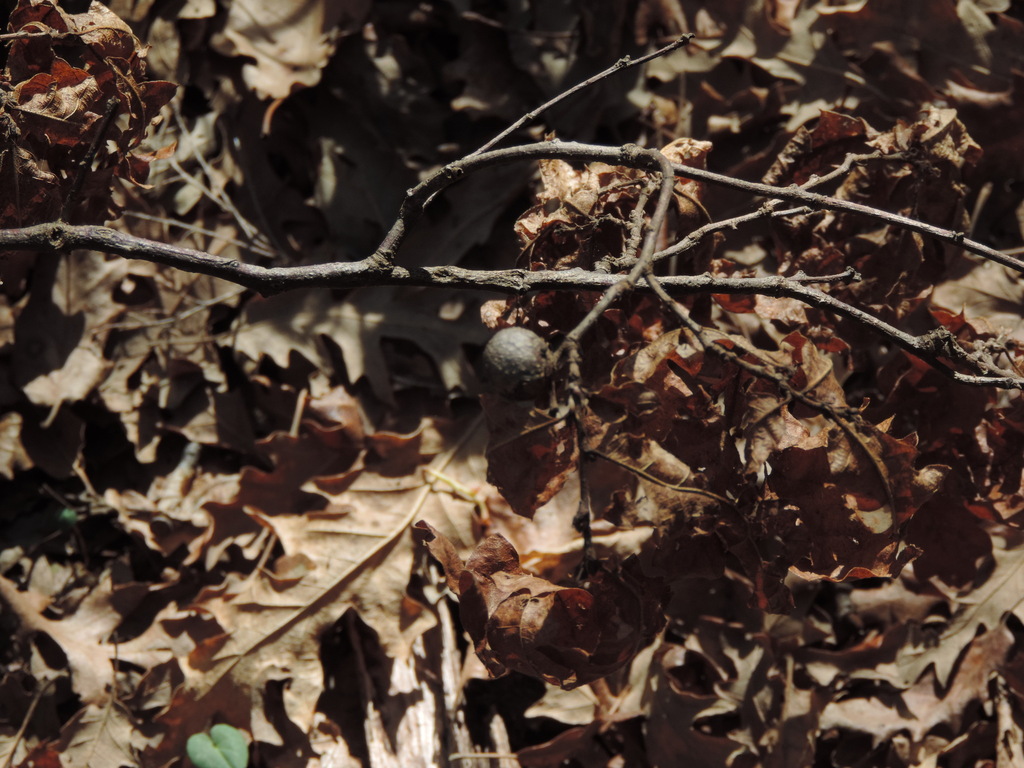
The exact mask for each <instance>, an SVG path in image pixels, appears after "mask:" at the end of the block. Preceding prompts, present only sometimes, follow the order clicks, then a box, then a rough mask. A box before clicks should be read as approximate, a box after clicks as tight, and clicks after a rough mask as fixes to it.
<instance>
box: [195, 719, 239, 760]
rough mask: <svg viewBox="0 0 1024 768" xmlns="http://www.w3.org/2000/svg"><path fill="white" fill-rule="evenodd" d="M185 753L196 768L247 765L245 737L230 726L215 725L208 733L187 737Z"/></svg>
mask: <svg viewBox="0 0 1024 768" xmlns="http://www.w3.org/2000/svg"><path fill="white" fill-rule="evenodd" d="M185 751H186V752H188V756H189V759H190V760H191V761H192V762H193V763H195V764H196V767H197V768H245V767H246V766H247V765H248V764H249V745H248V744H246V742H245V736H243V735H242V732H241V731H240V730H238V729H237V728H232V727H231V726H230V725H215V726H213V728H211V729H210V732H209V733H196V734H193V735H191V736H189V737H188V743H187V744H186V745H185Z"/></svg>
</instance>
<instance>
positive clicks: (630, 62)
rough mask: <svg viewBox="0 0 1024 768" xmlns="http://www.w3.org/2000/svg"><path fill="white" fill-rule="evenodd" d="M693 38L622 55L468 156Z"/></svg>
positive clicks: (689, 35)
mask: <svg viewBox="0 0 1024 768" xmlns="http://www.w3.org/2000/svg"><path fill="white" fill-rule="evenodd" d="M693 38H694V35H693V34H692V33H688V34H685V35H683V36H682V37H680V38H679V39H678V40H674V41H672V42H671V43H669V44H668V45H666V46H664V47H663V48H659V49H658V50H656V51H652V52H651V53H647V54H644V55H643V56H641V57H640V58H638V59H634V58H632V57H630V56H623V57H622V58H621V59H619V60H618V61H616V62H615V63H614V64H612V65H611V66H610V67H608V69H606V70H604V71H603V72H598V73H597V74H596V75H594V76H593V77H588V78H587V79H586V80H584V81H583V82H581V83H577V84H576V85H574V86H573V87H572V88H570V89H569V90H567V91H562V92H561V93H560V94H558V95H557V96H555V97H554V98H553V99H551V100H550V101H546V102H544V103H543V104H541V105H540V106H539V107H537V108H536V109H533V110H531V111H529V112H527V113H526V114H525V115H523V116H522V117H520V118H519V119H518V120H516V121H515V122H514V123H512V125H510V126H509V127H508V128H506V129H505V130H503V131H502V132H501V133H499V134H498V135H497V136H495V137H494V138H493V139H491V140H490V141H488V142H487V143H486V144H484V145H483V146H482V147H480V148H479V149H477V150H475V151H473V152H470V154H469V157H472V156H474V155H480V154H483V153H484V152H486V151H487V150H489V149H491V148H493V147H495V146H497V145H498V144H499V143H500V142H501V141H503V140H504V139H505V138H507V137H508V136H510V135H511V134H513V133H515V132H516V131H518V130H519V129H520V128H522V127H523V126H524V125H526V124H527V123H529V122H532V121H534V120H536V119H537V118H538V117H540V116H541V115H542V114H543V113H544V112H546V111H547V110H549V109H551V107H553V106H555V105H556V104H558V103H559V102H562V101H564V100H565V99H567V98H569V97H570V96H572V95H573V94H575V93H579V92H580V91H582V90H583V89H584V88H589V87H590V86H592V85H594V84H595V83H597V82H600V81H601V80H604V79H605V78H606V77H609V76H610V75H614V74H615V73H616V72H621V71H622V70H624V69H629V68H630V67H635V66H637V65H639V64H646V63H647V62H648V61H650V60H651V59H657V58H659V57H661V56H665V55H667V54H669V53H672V51H674V50H676V49H677V48H682V47H683V46H684V45H686V44H688V43H689V42H690V41H691V40H693Z"/></svg>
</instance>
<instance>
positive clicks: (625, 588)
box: [414, 520, 664, 690]
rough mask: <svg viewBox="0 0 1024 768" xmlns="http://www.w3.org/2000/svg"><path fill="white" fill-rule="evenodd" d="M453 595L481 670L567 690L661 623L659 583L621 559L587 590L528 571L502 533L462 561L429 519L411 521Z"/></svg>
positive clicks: (610, 664) (619, 660) (622, 656)
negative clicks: (517, 675)
mask: <svg viewBox="0 0 1024 768" xmlns="http://www.w3.org/2000/svg"><path fill="white" fill-rule="evenodd" d="M414 530H415V531H416V532H417V534H418V535H419V537H420V539H421V540H422V541H423V542H424V543H425V544H426V545H427V548H428V549H429V550H430V552H431V554H432V555H433V556H434V557H435V558H436V559H437V560H438V561H439V562H440V563H441V565H442V566H443V567H444V569H445V575H446V576H447V579H448V586H449V587H450V588H451V589H452V591H453V592H455V593H456V594H457V595H458V596H459V603H460V605H461V615H462V624H463V626H464V627H465V629H466V631H467V632H468V633H469V636H470V638H471V639H472V640H473V643H474V646H475V650H476V654H477V656H479V657H480V660H481V661H483V663H484V666H486V667H487V670H488V671H489V672H490V673H491V674H492V675H494V676H495V677H500V676H501V675H504V674H506V673H507V672H509V671H511V670H515V671H517V672H522V673H523V674H526V675H530V676H531V677H539V678H540V679H542V680H544V681H545V682H548V683H551V684H552V685H558V686H561V687H562V688H565V689H566V690H569V689H572V688H576V687H578V686H581V685H585V684H586V683H590V682H593V681H594V680H598V679H600V678H602V677H605V676H607V675H609V674H611V673H612V672H614V671H615V670H617V669H619V668H620V667H622V666H624V665H625V664H627V663H628V662H629V661H630V660H632V659H633V657H634V656H636V654H637V652H638V651H639V650H640V649H641V648H643V647H644V646H645V645H647V644H648V643H649V642H650V641H651V640H652V639H653V637H654V635H655V634H656V633H657V632H658V631H659V630H660V629H661V627H662V625H663V624H664V617H663V615H662V613H661V600H660V595H659V593H660V590H659V589H658V588H657V587H658V584H657V583H655V582H653V581H652V580H650V579H647V578H645V577H644V576H643V575H642V574H640V573H639V572H638V570H637V569H636V568H635V567H634V565H633V564H635V562H636V561H635V560H629V561H626V563H624V564H623V567H620V568H619V569H617V570H615V571H611V570H602V571H600V572H599V573H597V574H595V575H594V576H593V577H592V578H591V580H590V581H589V582H588V583H587V588H586V589H584V588H580V587H560V586H558V585H556V584H553V583H552V582H550V581H547V580H546V579H542V578H539V577H537V576H531V575H530V574H529V573H527V572H526V571H524V570H523V568H522V566H521V565H520V563H519V553H518V552H516V550H515V548H514V547H513V546H512V545H511V544H509V542H508V540H507V539H505V537H504V536H501V535H498V534H495V535H493V536H488V537H487V538H485V539H484V540H483V541H481V542H480V544H479V545H477V548H476V550H475V551H474V552H473V554H472V555H470V557H469V560H467V561H466V562H465V563H463V562H462V559H461V558H460V557H459V556H458V554H457V552H456V550H455V547H454V546H453V545H452V543H451V542H450V541H448V539H447V538H446V537H445V536H443V535H442V534H441V533H439V532H438V531H437V530H436V529H435V528H433V527H432V526H431V525H430V524H429V523H427V522H424V521H422V520H421V521H420V522H418V523H416V525H415V526H414Z"/></svg>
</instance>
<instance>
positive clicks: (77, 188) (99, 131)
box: [60, 96, 121, 221]
mask: <svg viewBox="0 0 1024 768" xmlns="http://www.w3.org/2000/svg"><path fill="white" fill-rule="evenodd" d="M120 103H121V102H120V101H119V100H118V98H117V97H116V96H111V97H110V98H109V99H107V103H106V104H105V105H104V112H103V118H102V119H101V120H100V124H99V126H98V127H97V128H96V135H94V136H93V137H92V142H91V143H90V144H89V149H88V150H87V151H86V153H85V155H84V156H83V157H82V160H81V161H80V162H79V164H78V171H77V172H76V173H75V178H74V180H73V181H72V182H71V188H70V189H69V190H68V192H67V194H66V195H65V196H64V204H63V205H62V206H61V209H60V218H61V221H67V220H68V219H70V218H71V209H72V207H74V205H75V202H76V201H77V200H78V195H79V193H80V192H81V191H82V184H84V183H85V177H86V176H87V175H88V174H89V172H90V171H92V164H93V161H94V160H95V159H96V155H97V154H98V153H99V151H100V147H101V146H102V145H103V142H104V141H106V139H107V131H108V130H109V129H110V124H111V122H112V121H113V119H114V114H115V112H116V111H117V106H118V104H120Z"/></svg>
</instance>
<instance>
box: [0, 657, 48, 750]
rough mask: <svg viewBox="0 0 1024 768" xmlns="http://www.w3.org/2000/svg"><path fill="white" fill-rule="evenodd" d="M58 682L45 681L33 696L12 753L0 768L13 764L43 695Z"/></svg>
mask: <svg viewBox="0 0 1024 768" xmlns="http://www.w3.org/2000/svg"><path fill="white" fill-rule="evenodd" d="M55 681H56V679H55V678H52V677H51V678H50V679H48V680H44V681H43V684H42V685H40V686H39V690H37V691H36V692H35V694H34V695H33V696H32V702H31V703H30V704H29V705H28V711H27V712H25V716H24V717H23V718H22V719H21V726H20V727H19V728H18V732H17V733H16V734H14V739H13V740H12V741H11V743H10V745H9V746H10V751H9V752H8V753H7V757H6V758H5V759H4V762H3V765H2V766H0V768H10V765H11V762H12V761H13V760H14V753H15V752H17V751H18V745H19V744H20V743H21V740H22V739H23V738H25V731H27V730H28V724H29V723H30V722H32V716H33V715H34V714H35V713H36V707H38V706H39V702H40V701H41V700H42V698H43V695H44V694H45V693H46V691H47V690H49V688H50V686H51V685H53V683H54V682H55Z"/></svg>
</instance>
